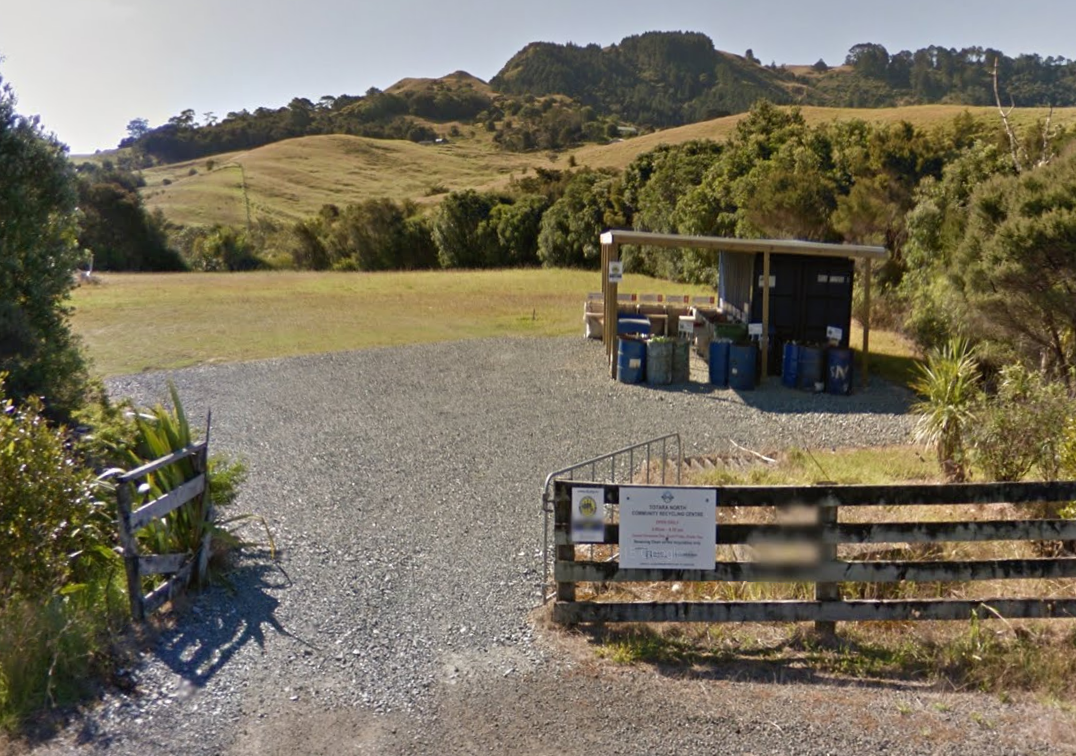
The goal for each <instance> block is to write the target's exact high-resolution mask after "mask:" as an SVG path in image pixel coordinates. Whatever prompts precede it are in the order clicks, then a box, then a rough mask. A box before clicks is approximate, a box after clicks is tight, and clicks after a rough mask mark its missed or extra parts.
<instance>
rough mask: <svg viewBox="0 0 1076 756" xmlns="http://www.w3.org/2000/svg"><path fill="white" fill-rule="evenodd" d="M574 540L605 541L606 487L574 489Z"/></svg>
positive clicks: (583, 541) (582, 541)
mask: <svg viewBox="0 0 1076 756" xmlns="http://www.w3.org/2000/svg"><path fill="white" fill-rule="evenodd" d="M572 541H573V542H575V543H604V542H605V489H604V488H576V489H575V490H573V491H572Z"/></svg>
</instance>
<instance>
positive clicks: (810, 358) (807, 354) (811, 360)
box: [797, 346, 826, 391]
mask: <svg viewBox="0 0 1076 756" xmlns="http://www.w3.org/2000/svg"><path fill="white" fill-rule="evenodd" d="M825 366H826V362H825V354H823V352H822V350H821V349H820V348H818V347H808V346H801V347H800V357H799V361H798V369H799V376H798V377H797V381H798V385H799V387H800V388H801V389H806V390H807V391H814V389H815V384H816V383H822V380H823V373H824V370H825Z"/></svg>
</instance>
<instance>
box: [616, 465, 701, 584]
mask: <svg viewBox="0 0 1076 756" xmlns="http://www.w3.org/2000/svg"><path fill="white" fill-rule="evenodd" d="M716 506H717V493H716V491H714V490H713V489H685V488H638V487H634V486H621V488H620V566H621V567H629V568H631V567H634V568H649V567H654V568H671V569H689V570H712V569H713V568H714V562H715V560H716V552H715V548H716V545H717V543H716V541H717V539H716V530H717V510H716Z"/></svg>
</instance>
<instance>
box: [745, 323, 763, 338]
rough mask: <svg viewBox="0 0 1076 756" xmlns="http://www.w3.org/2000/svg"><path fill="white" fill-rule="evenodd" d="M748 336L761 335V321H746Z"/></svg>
mask: <svg viewBox="0 0 1076 756" xmlns="http://www.w3.org/2000/svg"><path fill="white" fill-rule="evenodd" d="M747 335H748V336H761V335H762V323H748V324H747Z"/></svg>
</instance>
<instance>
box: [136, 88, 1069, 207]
mask: <svg viewBox="0 0 1076 756" xmlns="http://www.w3.org/2000/svg"><path fill="white" fill-rule="evenodd" d="M964 111H968V112H970V113H971V114H972V115H973V116H975V117H978V118H986V119H996V118H997V111H996V110H994V109H992V108H985V107H984V108H965V107H963V106H959V105H925V106H913V107H904V108H881V109H852V108H820V107H804V108H802V112H803V114H804V116H805V117H806V119H807V120H808V122H810V123H812V124H816V123H824V122H827V121H833V120H839V119H846V120H847V119H853V118H861V119H864V120H866V121H871V122H875V123H893V122H897V121H908V122H910V123H912V124H914V125H916V126H920V127H931V126H935V125H939V124H944V123H947V122H949V121H951V120H952V119H953V118H954V117H956V116H957V115H959V114H960V113H962V112H964ZM1046 112H1047V111H1045V110H1043V109H1034V108H1026V109H1019V110H1017V111H1015V112H1014V114H1013V120H1014V122H1015V123H1016V124H1017V125H1018V126H1027V125H1029V124H1032V123H1034V122H1035V121H1036V120H1037V119H1040V118H1042V117H1044V116H1045V115H1046ZM741 118H742V116H741V115H734V116H728V117H725V118H718V119H713V120H710V121H705V122H702V123H695V124H690V125H687V126H681V127H678V128H673V129H666V130H664V131H658V132H654V133H652V134H645V135H642V136H638V137H634V138H631V139H626V140H622V141H616V142H613V143H611V144H608V145H587V146H583V147H580V148H578V149H576V150H572V151H569V152H566V153H562V154H560V155H551V154H549V153H545V152H529V153H512V152H506V151H503V150H500V149H498V148H497V146H496V145H495V144H494V143H493V142H492V140H491V139H490V137H489V135H488V134H487V133H485V132H483V131H476V130H467V131H465V132H463V133H462V134H461V136H460V137H459V138H458V139H450V140H449V141H448V142H447V143H446V144H427V145H420V144H414V143H412V142H408V141H404V140H384V139H370V138H365V137H353V136H340V135H336V136H311V137H301V138H298V139H290V140H287V141H283V142H278V143H275V144H271V145H267V146H265V147H260V148H258V149H254V150H250V151H246V152H231V153H225V154H221V155H217V156H214V157H213V158H212V162H213V168H212V170H209V169H208V168H207V164H208V160H206V159H199V160H195V161H186V162H182V163H175V164H172V165H168V166H162V167H157V168H151V169H147V170H145V171H144V176H145V178H146V183H147V185H146V187H145V188H144V189H143V190H142V195H143V197H144V199H145V200H146V204H147V206H148V207H150V208H151V209H156V208H159V209H161V210H162V211H163V212H164V214H165V216H166V217H167V218H168V219H169V220H170V221H172V222H173V223H177V224H181V225H211V224H214V223H222V224H226V225H243V224H244V223H245V222H246V205H245V203H244V199H243V188H242V178H243V177H242V175H241V173H240V170H239V166H242V167H243V173H245V176H246V182H247V192H248V196H249V199H250V208H251V216H252V218H253V219H254V220H258V219H259V218H268V219H273V220H298V219H300V218H303V217H306V216H309V215H311V214H313V213H316V212H317V211H318V209H319V208H321V206H322V205H324V204H326V203H334V204H337V205H341V206H342V205H346V204H348V203H352V202H357V201H361V200H364V199H369V198H374V197H389V198H392V199H395V200H403V199H411V200H415V201H417V202H419V203H436V202H437V201H438V200H439V199H440V197H442V196H444V194H443V192H440V191H439V190H458V189H467V188H477V189H496V188H499V187H504V186H506V185H507V184H508V182H509V180H510V178H511V177H512V176H513V175H516V176H518V175H522V174H523V173H524V172H526V171H533V170H534V169H535V168H538V167H544V168H550V167H556V168H565V167H567V165H568V164H569V163H570V161H571V159H572V158H573V157H574V159H575V161H576V163H577V164H578V165H579V166H589V167H592V168H616V169H622V168H624V167H625V166H627V165H628V164H629V163H630V162H631V161H632V160H633V159H634V158H635V157H636V156H637V155H639V154H641V153H643V152H646V151H648V150H651V149H653V148H654V147H656V146H657V145H659V144H662V143H666V144H679V143H682V142H686V141H690V140H694V139H713V140H722V139H724V138H726V137H727V136H728V135H729V134H730V133H731V132H732V131H733V129H735V127H736V124H737V123H738V122H739V120H740V119H741ZM1053 122H1054V124H1055V125H1057V126H1060V125H1064V124H1073V123H1076V108H1066V109H1062V110H1057V111H1055V112H1054V121H1053ZM551 158H555V161H554V160H551ZM192 171H194V172H195V173H194V174H193V175H190V174H191V172H192ZM165 180H167V181H169V182H170V184H168V185H165V184H164V181H165ZM434 190H438V191H436V192H435V191H434Z"/></svg>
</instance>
